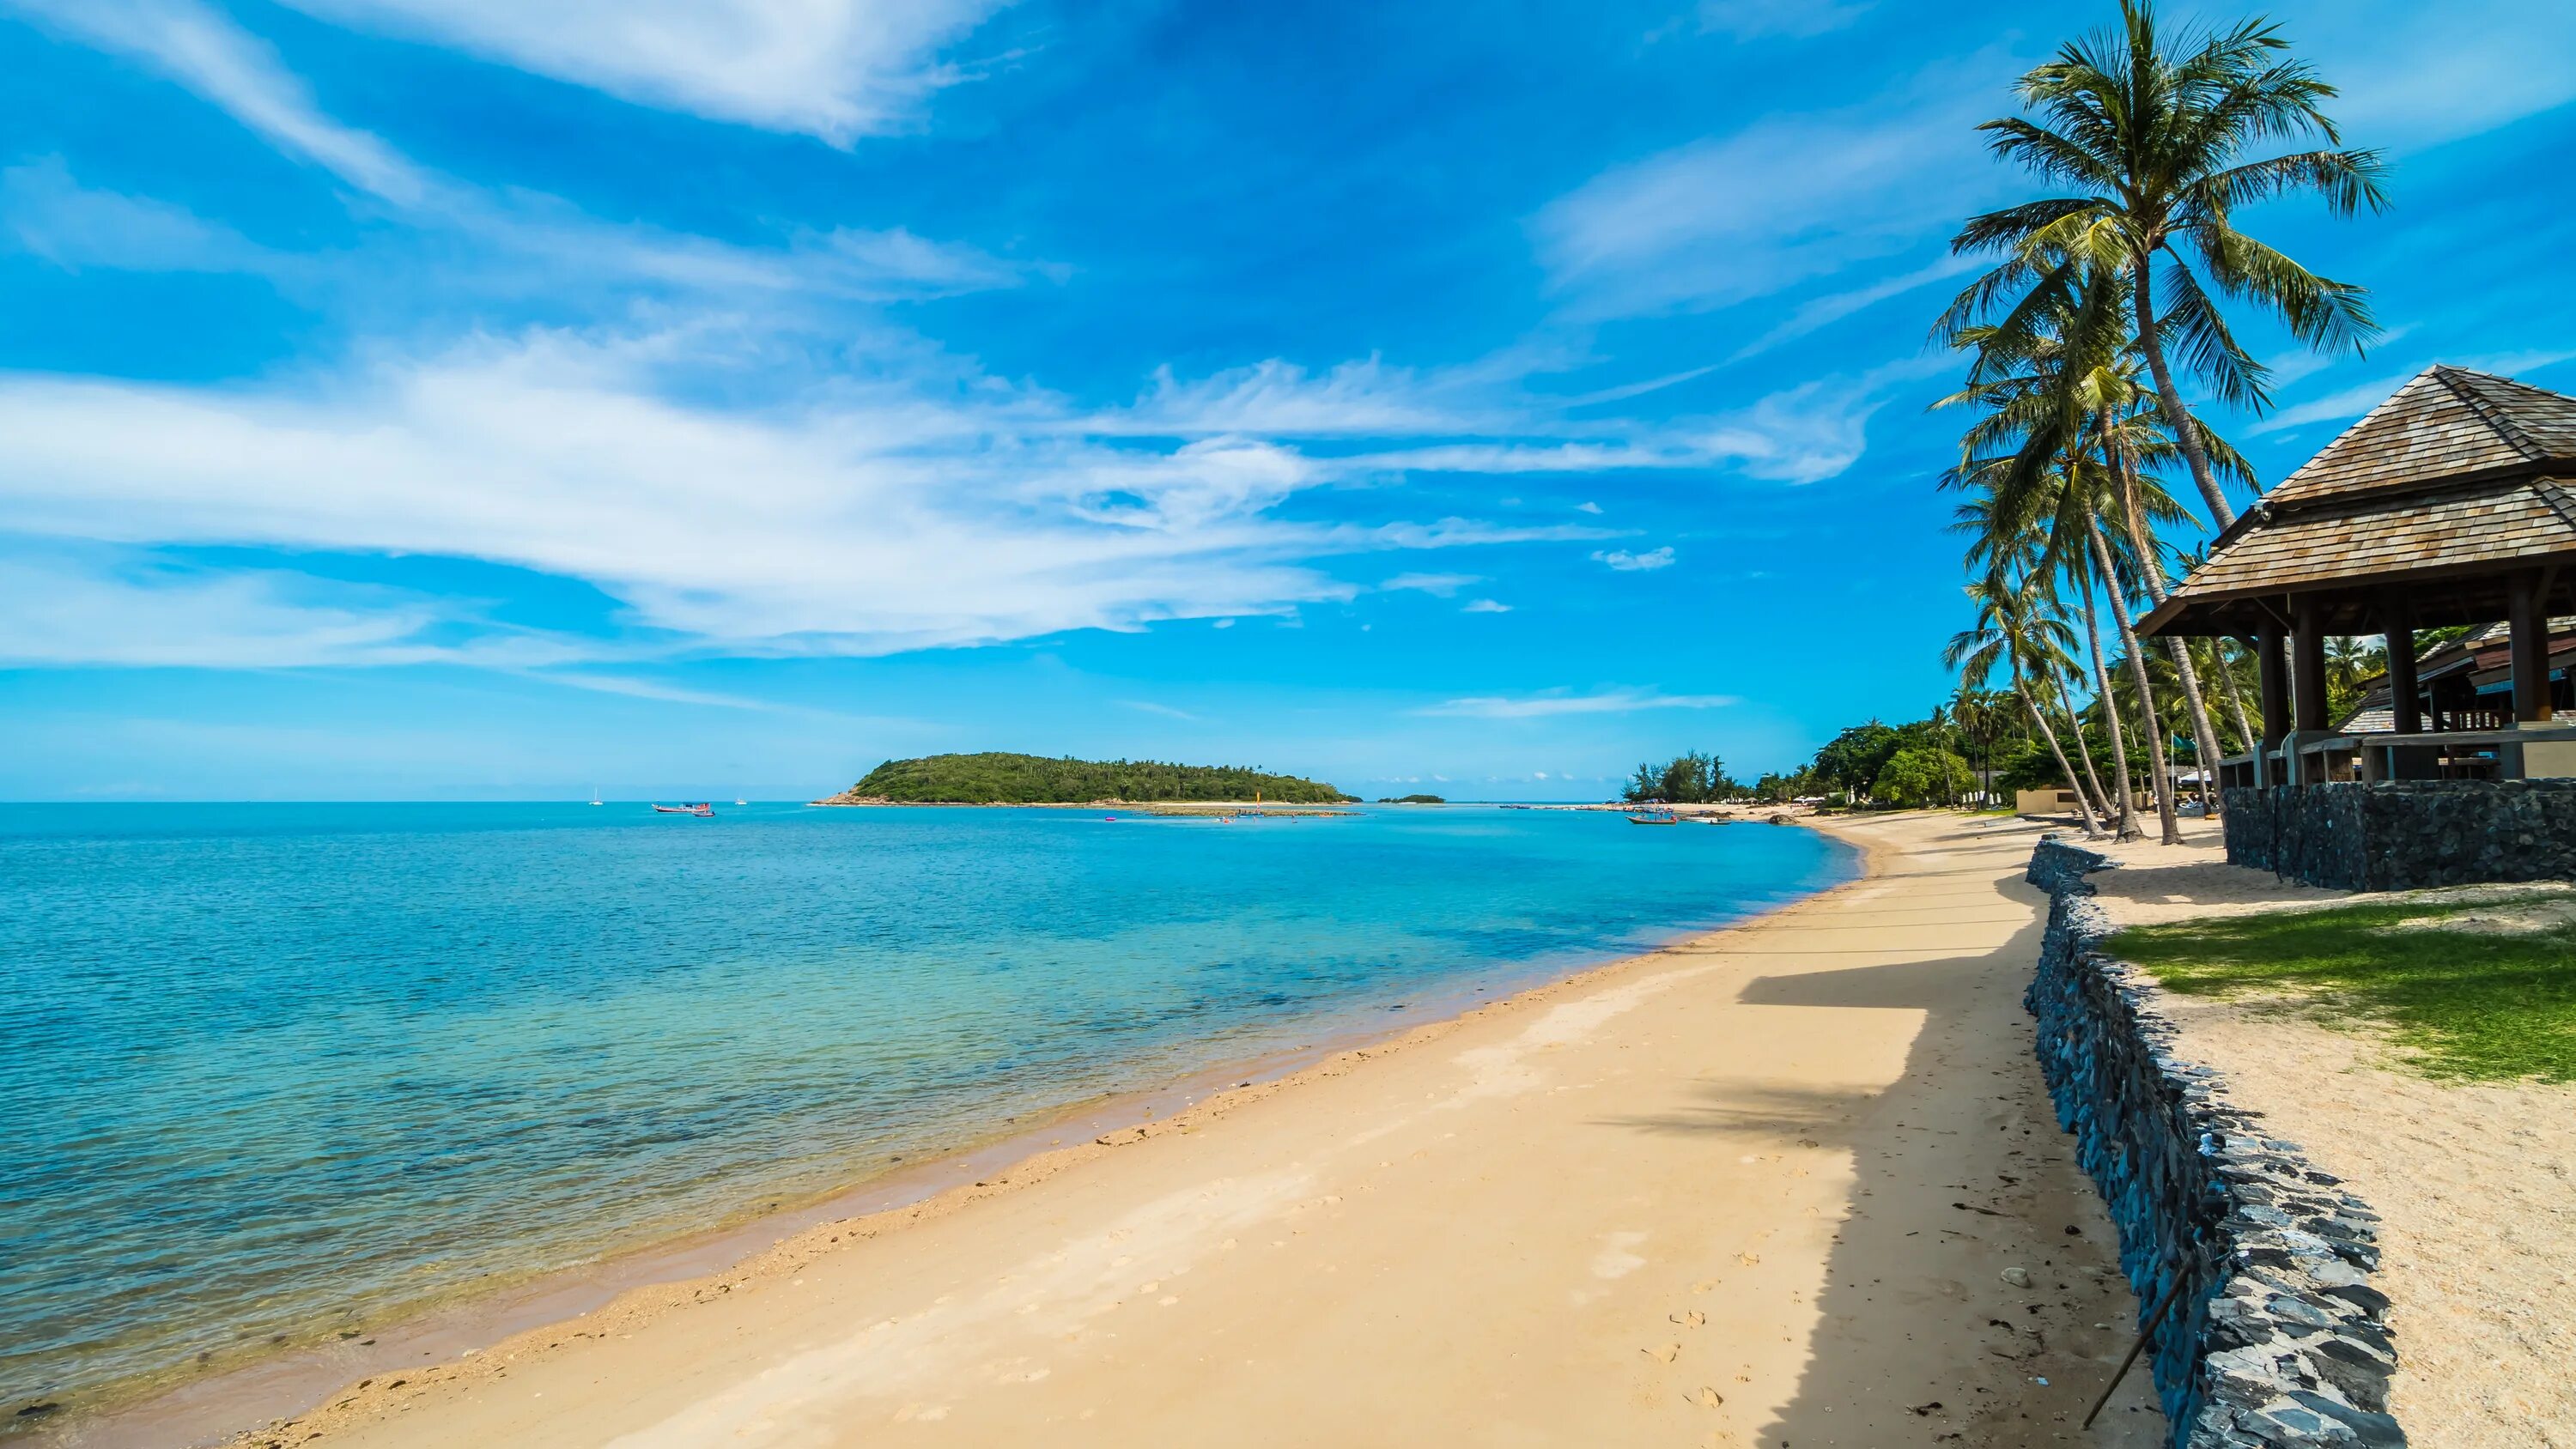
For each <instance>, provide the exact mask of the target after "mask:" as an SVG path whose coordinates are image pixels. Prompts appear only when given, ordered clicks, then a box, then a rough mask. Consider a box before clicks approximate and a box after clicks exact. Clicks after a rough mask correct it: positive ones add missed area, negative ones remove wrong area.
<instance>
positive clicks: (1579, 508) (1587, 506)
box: [1574, 502, 1601, 514]
mask: <svg viewBox="0 0 2576 1449" xmlns="http://www.w3.org/2000/svg"><path fill="white" fill-rule="evenodd" d="M1574 511H1575V512H1577V513H1591V514H1598V513H1599V512H1600V511H1601V505H1600V504H1598V503H1591V502H1585V503H1578V504H1576V505H1574Z"/></svg>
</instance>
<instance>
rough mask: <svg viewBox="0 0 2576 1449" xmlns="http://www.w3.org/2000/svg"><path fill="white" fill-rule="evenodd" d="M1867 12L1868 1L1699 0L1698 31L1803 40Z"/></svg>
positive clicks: (1842, 25) (1850, 21) (1831, 29)
mask: <svg viewBox="0 0 2576 1449" xmlns="http://www.w3.org/2000/svg"><path fill="white" fill-rule="evenodd" d="M1867 13H1869V3H1868V0H1700V7H1699V28H1700V30H1701V32H1702V33H1703V34H1714V35H1731V36H1733V37H1735V38H1736V39H1738V40H1760V39H1765V38H1768V37H1771V36H1783V37H1788V38H1792V39H1803V38H1805V37H1807V36H1811V35H1823V34H1825V33H1827V32H1829V31H1835V30H1840V29H1842V28H1844V27H1845V26H1847V25H1850V24H1851V23H1852V22H1853V21H1855V20H1858V19H1859V18H1860V17H1861V16H1863V15H1865V14H1867Z"/></svg>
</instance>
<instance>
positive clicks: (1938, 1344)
mask: <svg viewBox="0 0 2576 1449" xmlns="http://www.w3.org/2000/svg"><path fill="white" fill-rule="evenodd" d="M1951 838H1952V839H1976V838H1978V837H1976V836H1975V835H1973V833H1971V832H1960V833H1959V834H1958V835H1957V836H1954V837H1951ZM1984 843H1987V844H1991V843H1992V842H1991V838H1990V837H1986V838H1985V839H1984ZM1935 848H1938V846H1937V844H1936V846H1935ZM1907 875H1911V876H1912V877H1913V878H1914V879H1917V880H1921V879H1924V878H1928V877H1933V876H1939V877H1948V878H1955V879H1959V880H1961V881H1965V880H1967V879H1970V878H1978V879H1983V880H1986V881H1990V882H1994V883H1995V884H1994V894H1993V895H1992V897H1991V898H1985V897H1982V896H1981V894H1980V893H1979V892H1976V891H1973V890H1968V891H1962V892H1960V893H1959V895H1958V897H1957V898H1955V899H1953V900H1949V901H1947V902H1946V908H1948V909H1951V910H1959V909H1962V908H1975V907H1979V906H1982V905H1984V904H1987V903H1989V900H1990V903H1991V905H1992V906H1994V907H1995V908H1996V909H1995V910H1993V911H1983V910H1980V911H1979V912H1978V914H1979V915H1980V916H1983V917H1985V918H1989V919H1990V918H1992V917H1993V916H1994V915H1997V914H2002V913H2004V912H2005V911H2006V910H2009V909H2018V910H2019V911H2021V912H2022V914H2023V915H2024V916H2028V915H2030V914H2031V912H2030V909H2029V908H2030V903H2031V900H2032V898H2033V895H2034V894H2035V893H2033V892H2030V891H2029V890H2027V888H2025V887H2023V886H2021V885H2019V884H2018V882H2011V883H2006V882H2002V881H1997V880H1996V875H1997V872H1996V871H1995V869H1993V868H1992V867H1988V868H1984V869H1980V870H1974V871H1952V870H1923V871H1916V872H1900V873H1899V875H1898V876H1895V877H1889V878H1891V879H1896V878H1904V877H1905V876H1907ZM2038 938H2039V928H2038V926H2037V924H2036V923H2035V922H2034V923H2033V924H2032V925H2030V926H2028V927H2026V928H2024V929H2023V930H2021V931H2019V932H2017V933H2015V934H2014V936H2013V937H2012V939H2011V940H2010V941H2009V942H2007V943H2006V944H2004V945H2003V946H2001V947H1999V948H1997V949H1995V950H1992V951H1984V952H1972V953H1969V954H1962V955H1957V956H1951V957H1946V958H1942V959H1937V960H1930V961H1921V962H1908V963H1901V964H1893V965H1872V966H1864V967H1856V968H1849V969H1839V970H1837V969H1830V968H1829V969H1822V970H1816V971H1812V972H1795V973H1793V974H1776V975H1769V976H1763V977H1759V978H1757V979H1755V980H1753V981H1752V982H1750V983H1748V984H1747V986H1746V987H1745V989H1744V992H1743V994H1742V996H1741V997H1740V1000H1741V1001H1742V1002H1743V1003H1744V1004H1746V1005H1750V1006H1779V1007H1789V1008H1801V1009H1807V1010H1815V1009H1826V1010H1850V1011H1885V1010H1891V1009H1894V1010H1912V1011H1919V1012H1922V1013H1923V1014H1924V1018H1923V1023H1922V1026H1921V1029H1920V1030H1919V1031H1918V1032H1917V1033H1916V1035H1915V1037H1914V1039H1913V1042H1912V1045H1911V1047H1910V1048H1909V1050H1908V1052H1907V1056H1906V1060H1905V1064H1904V1068H1903V1070H1902V1072H1901V1074H1900V1075H1899V1076H1898V1077H1897V1079H1896V1080H1895V1081H1894V1082H1893V1083H1891V1084H1889V1085H1888V1086H1886V1087H1885V1088H1884V1089H1882V1090H1877V1091H1867V1092H1853V1093H1837V1092H1829V1091H1819V1092H1796V1091H1783V1090H1780V1089H1778V1088H1777V1087H1776V1086H1768V1085H1761V1084H1756V1083H1752V1082H1745V1081H1730V1080H1727V1079H1725V1078H1722V1077H1713V1078H1710V1079H1708V1080H1707V1081H1706V1082H1705V1083H1704V1084H1703V1086H1702V1087H1701V1089H1700V1096H1701V1098H1702V1100H1703V1102H1704V1104H1705V1105H1702V1106H1698V1107H1694V1108H1691V1109H1688V1110H1686V1111H1682V1112H1678V1113H1670V1114H1664V1115H1659V1116H1651V1117H1630V1118H1620V1119H1609V1120H1607V1121H1605V1124H1604V1125H1610V1126H1618V1127H1623V1128H1626V1129H1629V1130H1634V1131H1643V1132H1656V1133H1683V1134H1705V1135H1708V1136H1710V1137H1711V1138H1712V1139H1715V1138H1721V1137H1723V1138H1733V1139H1741V1140H1755V1139H1767V1140H1770V1141H1773V1142H1778V1141H1781V1140H1784V1139H1785V1140H1788V1141H1794V1142H1796V1143H1797V1144H1798V1145H1799V1146H1802V1147H1803V1146H1822V1147H1825V1148H1828V1149H1834V1150H1839V1151H1842V1152H1846V1153H1848V1154H1849V1156H1850V1160H1851V1162H1852V1164H1853V1170H1854V1174H1855V1180H1854V1182H1853V1185H1852V1189H1851V1193H1850V1196H1849V1198H1848V1199H1847V1200H1846V1202H1845V1205H1844V1206H1845V1214H1846V1216H1845V1218H1844V1220H1843V1221H1842V1222H1841V1223H1840V1224H1839V1225H1838V1228H1837V1230H1836V1232H1835V1234H1834V1237H1833V1246H1832V1248H1831V1252H1830V1255H1829V1258H1828V1262H1827V1272H1826V1275H1825V1281H1824V1282H1823V1283H1822V1284H1821V1285H1819V1286H1818V1288H1817V1291H1816V1295H1815V1300H1814V1307H1815V1309H1816V1316H1815V1318H1814V1321H1813V1326H1812V1328H1811V1330H1810V1332H1809V1335H1808V1340H1807V1342H1806V1344H1805V1345H1804V1348H1805V1353H1804V1362H1803V1366H1802V1368H1801V1369H1800V1376H1799V1381H1798V1385H1797V1388H1796V1391H1795V1393H1794V1395H1793V1396H1792V1397H1791V1398H1790V1400H1789V1401H1788V1403H1787V1404H1786V1405H1785V1406H1784V1407H1782V1408H1781V1409H1780V1410H1779V1411H1778V1412H1777V1413H1776V1414H1775V1415H1773V1416H1771V1417H1770V1418H1769V1419H1767V1421H1765V1422H1762V1423H1761V1424H1759V1426H1758V1427H1756V1426H1754V1425H1751V1424H1749V1423H1743V1422H1739V1423H1738V1424H1737V1425H1736V1426H1735V1427H1734V1428H1732V1429H1729V1430H1721V1431H1718V1433H1717V1434H1716V1435H1715V1436H1713V1437H1711V1438H1710V1439H1708V1440H1707V1441H1706V1442H1707V1443H1709V1444H1711V1445H1718V1446H1728V1449H1733V1446H1749V1445H1754V1444H1758V1445H1760V1446H1762V1449H1817V1446H1826V1445H1844V1446H1894V1445H1910V1444H1927V1445H1928V1444H1964V1445H1972V1446H1978V1449H1985V1446H1999V1449H2013V1446H2021V1445H2053V1444H2091V1445H2118V1446H2124V1449H2129V1446H2134V1449H2145V1446H2150V1445H2155V1444H2160V1443H2162V1442H2163V1440H2164V1434H2165V1421H2164V1418H2163V1415H2162V1414H2161V1413H2160V1412H2158V1410H2157V1408H2156V1406H2155V1400H2154V1396H2153V1393H2152V1391H2151V1389H2150V1388H2149V1387H2148V1386H2147V1384H2146V1375H2145V1374H2144V1373H2143V1372H2140V1371H2136V1370H2133V1371H2132V1375H2131V1378H2130V1379H2129V1380H2128V1381H2127V1382H2125V1383H2124V1384H2123V1386H2122V1388H2121V1391H2120V1392H2119V1394H2118V1395H2117V1396H2116V1397H2115V1398H2114V1399H2113V1400H2112V1402H2111V1405H2110V1406H2109V1407H2108V1408H2107V1409H2105V1410H2104V1412H2103V1414H2102V1416H2101V1418H2100V1420H2099V1421H2097V1422H2096V1424H2095V1426H2094V1427H2093V1428H2092V1429H2091V1430H2089V1431H2083V1430H2079V1429H2078V1428H2077V1424H2078V1421H2080V1420H2081V1419H2082V1418H2083V1416H2084V1411H2085V1409H2086V1408H2087V1407H2088V1406H2089V1405H2090V1404H2091V1402H2092V1400H2093V1397H2094V1396H2095V1395H2096V1394H2097V1393H2099V1392H2100V1391H2101V1388H2102V1386H2103V1384H2104V1383H2105V1382H2107V1381H2108V1379H2109V1377H2110V1373H2111V1370H2112V1369H2113V1368H2114V1367H2115V1366H2116V1364H2117V1363H2118V1360H2119V1357H2120V1355H2121V1354H2122V1353H2123V1352H2125V1351H2126V1349H2127V1348H2128V1345H2129V1342H2130V1338H2131V1335H2132V1332H2133V1328H2134V1325H2135V1323H2136V1318H2137V1304H2136V1302H2135V1300H2134V1299H2133V1298H2132V1296H2131V1295H2130V1293H2129V1290H2128V1287H2127V1285H2126V1283H2125V1282H2124V1281H2123V1280H2122V1278H2121V1277H2120V1275H2119V1272H2118V1268H2117V1263H2116V1257H2115V1254H2114V1243H2113V1237H2112V1228H2111V1223H2110V1220H2109V1218H2108V1216H2107V1215H2106V1214H2105V1213H2104V1211H2103V1208H2102V1204H2101V1201H2100V1199H2099V1197H2098V1196H2097V1195H2096V1194H2095V1192H2094V1190H2093V1187H2092V1184H2091V1183H2090V1182H2089V1181H2088V1180H2087V1179H2086V1178H2084V1176H2083V1175H2082V1174H2081V1172H2080V1171H2079V1170H2078V1169H2077V1168H2076V1167H2075V1165H2074V1162H2073V1159H2072V1153H2071V1150H2070V1142H2069V1140H2068V1139H2067V1138H2066V1136H2065V1135H2064V1134H2063V1133H2061V1132H2060V1131H2059V1130H2058V1128H2057V1124H2056V1121H2055V1118H2054V1115H2053V1113H2052V1112H2051V1110H2050V1108H2049V1105H2048V1099H2047V1093H2046V1089H2045V1087H2044V1085H2043V1083H2042V1082H2041V1079H2040V1075H2039V1068H2038V1063H2037V1061H2036V1059H2035V1058H2034V1056H2033V1054H2032V1042H2031V1022H2030V1018H2029V1017H2028V1016H2027V1014H2026V1013H2024V1011H2023V1010H2022V1007H2021V997H2020V993H2021V991H2022V988H2023V986H2024V985H2025V984H2026V983H2027V980H2028V977H2029V972H2030V968H2031V966H2032V963H2033V962H2034V961H2035V960H2036V958H2037V954H2038ZM1765 954H1773V953H1765ZM1780 954H1787V955H1794V954H1796V953H1795V952H1794V951H1793V952H1787V953H1780ZM1730 1150H1731V1149H1730ZM2008 1269H2009V1270H2015V1272H2014V1275H2013V1276H2012V1277H2008V1276H2007V1272H2006V1270H2008ZM1730 1436H1731V1437H1730Z"/></svg>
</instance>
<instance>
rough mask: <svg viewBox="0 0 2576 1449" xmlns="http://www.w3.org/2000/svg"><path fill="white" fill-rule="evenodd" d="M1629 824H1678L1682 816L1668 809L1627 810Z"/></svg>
mask: <svg viewBox="0 0 2576 1449" xmlns="http://www.w3.org/2000/svg"><path fill="white" fill-rule="evenodd" d="M1628 823H1629V824H1631V825H1679V824H1681V823H1682V818H1681V817H1680V816H1678V815H1676V814H1674V813H1673V812H1671V811H1670V810H1660V811H1659V810H1635V811H1631V812H1629V815H1628Z"/></svg>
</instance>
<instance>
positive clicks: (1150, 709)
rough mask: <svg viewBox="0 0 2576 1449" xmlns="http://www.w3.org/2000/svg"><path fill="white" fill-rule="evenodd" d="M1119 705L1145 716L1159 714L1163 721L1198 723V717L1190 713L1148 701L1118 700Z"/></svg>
mask: <svg viewBox="0 0 2576 1449" xmlns="http://www.w3.org/2000/svg"><path fill="white" fill-rule="evenodd" d="M1119 703H1121V704H1123V705H1125V706H1127V707H1128V708H1129V709H1140V710H1143V711H1144V712H1145V713H1147V714H1159V715H1161V716H1163V717H1164V718H1165V719H1178V720H1187V721H1189V722H1190V723H1192V724H1196V723H1198V722H1199V717H1198V716H1197V715H1194V714H1192V713H1190V712H1189V711H1188V710H1185V709H1174V708H1172V707H1171V706H1170V705H1168V704H1156V703H1155V702H1154V701H1152V700H1150V699H1124V700H1120V701H1119Z"/></svg>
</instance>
